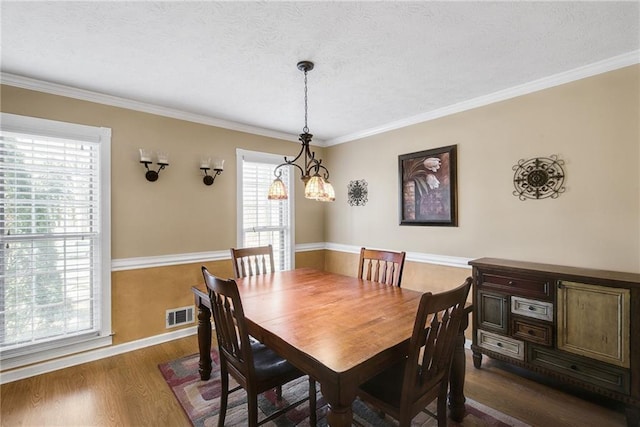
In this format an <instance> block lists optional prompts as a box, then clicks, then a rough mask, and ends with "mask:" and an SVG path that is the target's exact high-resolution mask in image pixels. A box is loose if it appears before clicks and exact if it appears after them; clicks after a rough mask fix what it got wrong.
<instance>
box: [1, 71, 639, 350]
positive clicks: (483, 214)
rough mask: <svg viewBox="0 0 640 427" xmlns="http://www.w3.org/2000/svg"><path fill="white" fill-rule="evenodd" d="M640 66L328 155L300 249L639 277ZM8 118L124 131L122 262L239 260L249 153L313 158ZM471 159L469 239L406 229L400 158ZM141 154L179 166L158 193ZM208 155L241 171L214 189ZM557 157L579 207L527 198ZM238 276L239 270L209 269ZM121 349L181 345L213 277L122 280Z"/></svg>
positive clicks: (26, 99)
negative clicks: (205, 178) (173, 312)
mask: <svg viewBox="0 0 640 427" xmlns="http://www.w3.org/2000/svg"><path fill="white" fill-rule="evenodd" d="M639 77H640V66H634V67H628V68H625V69H621V70H617V71H613V72H610V73H606V74H603V75H599V76H595V77H591V78H588V79H584V80H581V81H577V82H573V83H570V84H566V85H563V86H559V87H556V88H552V89H548V90H545V91H541V92H537V93H534V94H530V95H526V96H523V97H519V98H515V99H512V100H508V101H504V102H500V103H497V104H493V105H489V106H486V107H482V108H478V109H475V110H471V111H467V112H463V113H459V114H456V115H453V116H449V117H445V118H442V119H438V120H433V121H430V122H426V123H422V124H418V125H414V126H410V127H407V128H404V129H399V130H396V131H392V132H387V133H385V134H381V135H377V136H372V137H369V138H366V139H363V140H359V141H354V142H350V143H346V144H341V145H337V146H333V147H329V148H327V149H324V150H322V149H318V148H316V151H318V152H319V154H320V155H321V157H323V158H324V159H325V163H326V164H327V165H328V166H329V168H330V170H331V178H332V183H333V184H334V186H335V188H336V193H337V195H336V196H337V198H336V202H335V203H332V204H322V203H317V202H311V201H307V200H305V199H304V197H303V196H302V191H303V189H302V186H301V185H300V184H299V183H298V184H297V187H296V218H297V220H296V242H297V243H314V242H323V241H326V242H331V243H341V244H346V245H354V246H356V247H360V246H370V247H379V248H387V249H397V250H405V251H410V252H420V253H431V254H440V255H451V256H458V257H468V258H475V257H482V256H495V257H505V258H512V259H522V260H530V261H538V262H550V263H558V264H566V265H575V266H585V267H595V268H604V269H613V270H623V271H633V272H640V174H639V165H640V148H639V146H640V130H639V126H640V125H639V117H640V106H639V103H640V101H639V99H640V83H639V81H640V78H639ZM0 95H1V99H2V104H1V109H2V111H3V112H9V113H14V114H22V115H29V116H34V117H42V118H47V119H53V120H61V121H69V122H74V123H81V124H88V125H93V126H105V127H109V128H111V129H112V183H111V184H112V240H113V241H112V245H113V246H112V257H113V258H114V259H122V258H133V257H152V256H157V255H172V254H183V253H190V252H206V251H218V250H227V249H228V248H229V247H231V246H235V245H236V241H235V235H236V232H235V227H236V219H235V218H236V196H235V194H236V165H235V150H236V148H243V149H247V150H255V151H265V152H273V153H278V154H291V153H292V152H295V151H296V150H297V148H298V146H299V145H298V144H296V143H293V142H288V141H282V140H277V139H273V138H267V137H262V136H256V135H251V134H246V133H241V132H235V131H230V130H225V129H220V128H216V127H212V126H206V125H201V124H195V123H191V122H186V121H181V120H176V119H170V118H165V117H160V116H155V115H151V114H146V113H140V112H136V111H132V110H126V109H122V108H116V107H110V106H104V105H99V104H95V103H91V102H86V101H79V100H74V99H70V98H65V97H60V96H55V95H49V94H44V93H39V92H34V91H29V90H25V89H19V88H15V87H10V86H2V87H1V92H0ZM451 144H457V145H458V182H459V184H458V194H459V226H458V227H453V228H452V227H409V226H402V227H400V226H399V225H398V221H399V220H398V164H397V163H398V155H400V154H406V153H411V152H415V151H421V150H425V149H429V148H435V147H440V146H445V145H451ZM139 147H145V148H148V149H154V150H166V151H168V152H169V153H170V156H171V158H170V161H171V165H170V166H169V167H168V168H167V170H165V171H163V172H162V173H161V174H160V179H159V181H158V182H155V183H149V182H147V181H146V180H145V179H144V169H143V167H142V166H141V165H140V164H139V163H138V152H137V149H138V148H139ZM202 154H206V155H212V156H221V157H223V158H225V159H226V163H225V172H224V173H223V175H222V176H220V177H218V178H217V179H216V182H215V184H214V185H213V186H212V187H206V186H205V185H204V184H202V178H201V172H200V170H199V169H198V165H199V163H198V162H199V159H200V156H201V155H202ZM550 154H557V155H559V157H560V158H561V159H564V160H565V161H566V174H567V180H566V187H567V191H566V193H564V194H562V195H561V196H560V197H559V198H558V199H555V200H527V201H525V202H522V201H520V200H518V198H517V197H514V196H513V195H512V194H511V193H512V191H513V185H512V178H513V171H512V170H511V167H512V166H513V165H514V164H516V163H517V161H518V160H519V159H521V158H530V157H535V156H548V155H550ZM355 179H366V180H367V182H368V183H369V202H368V203H367V205H366V206H363V207H351V206H349V205H348V204H347V202H346V188H347V184H348V183H349V181H350V180H355ZM205 264H206V265H207V266H208V267H209V268H211V269H212V271H214V272H216V273H217V274H220V275H223V276H231V274H232V270H231V263H230V261H217V262H211V263H205ZM296 265H297V266H298V267H316V268H323V267H324V268H325V269H327V270H328V271H334V272H339V273H343V274H348V275H352V276H354V275H355V271H356V268H357V255H355V254H345V253H342V252H335V251H322V250H320V251H312V252H301V253H298V254H296ZM469 274H470V270H468V269H462V268H453V267H442V266H437V265H429V264H421V263H414V262H408V263H407V265H406V266H405V271H404V278H403V286H404V287H407V288H410V289H417V290H425V291H426V290H432V291H439V290H444V289H449V288H451V287H453V286H455V285H457V284H459V283H461V282H462V281H463V280H464V278H465V277H466V276H468V275H469ZM112 279H113V289H112V298H113V301H112V302H113V316H112V317H113V330H114V332H115V336H114V342H115V343H123V342H128V341H133V340H136V339H140V338H145V337H149V336H153V335H157V334H161V333H164V332H167V330H166V329H165V327H164V313H165V310H166V309H169V308H176V307H182V306H186V305H189V304H191V302H192V298H191V293H190V287H191V286H192V285H194V284H196V285H197V284H199V283H200V282H201V276H200V263H196V264H185V265H179V266H171V267H160V268H149V269H138V270H128V271H117V272H114V273H113V274H112Z"/></svg>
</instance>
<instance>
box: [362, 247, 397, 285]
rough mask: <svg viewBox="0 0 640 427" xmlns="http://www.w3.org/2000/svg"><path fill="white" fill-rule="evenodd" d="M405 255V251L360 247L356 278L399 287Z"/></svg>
mask: <svg viewBox="0 0 640 427" xmlns="http://www.w3.org/2000/svg"><path fill="white" fill-rule="evenodd" d="M405 256H406V252H391V251H380V250H376V249H367V248H361V249H360V264H359V266H358V279H365V280H373V281H374V282H380V283H386V284H388V285H395V286H398V287H400V282H401V281H402V269H403V268H404V259H405Z"/></svg>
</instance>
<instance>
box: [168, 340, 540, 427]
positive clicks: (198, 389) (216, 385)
mask: <svg viewBox="0 0 640 427" xmlns="http://www.w3.org/2000/svg"><path fill="white" fill-rule="evenodd" d="M211 359H212V360H213V369H212V371H211V379H209V380H208V381H202V380H200V374H199V373H198V360H199V357H198V355H197V354H194V355H191V356H187V357H183V358H181V359H177V360H174V361H171V362H167V363H163V364H160V365H159V368H160V372H161V373H162V375H163V376H164V378H165V380H166V381H167V384H168V385H169V387H170V388H171V390H172V391H173V393H174V395H175V396H176V398H177V399H178V402H179V403H180V405H181V406H182V409H184V412H185V414H186V415H187V417H188V418H189V420H190V421H191V423H192V424H193V425H194V426H195V427H215V426H217V425H218V413H219V411H220V371H219V369H218V363H219V359H218V352H217V351H215V350H212V351H211ZM230 383H231V384H230V385H231V387H233V386H235V385H236V384H235V383H234V381H233V380H232V379H231V380H230ZM308 384H309V383H308V381H307V378H300V379H298V380H295V381H292V382H290V383H289V384H287V385H285V386H284V387H283V388H282V395H283V399H282V401H280V402H278V401H277V399H276V395H275V391H273V390H271V391H268V392H266V393H263V394H261V395H260V396H259V397H258V406H259V408H260V410H261V412H262V414H260V415H259V419H262V417H265V416H268V415H269V414H271V413H273V412H274V411H276V410H277V408H279V407H282V406H286V405H287V404H288V402H295V401H296V400H298V399H300V398H303V397H305V396H306V395H307V392H308V388H309V385H308ZM317 388H318V393H317V417H318V426H326V425H327V420H326V413H327V403H326V401H325V400H324V398H323V397H322V393H320V391H319V388H320V387H319V385H317ZM246 402H247V397H246V393H245V392H244V390H239V391H236V392H234V393H232V394H231V395H230V396H229V402H228V407H227V416H226V419H225V425H227V426H245V425H247V421H246V415H247V413H246V412H247V404H246ZM352 409H353V416H354V419H355V420H356V421H358V422H359V423H360V424H362V425H364V426H367V427H369V426H370V427H387V426H397V425H398V423H397V422H396V421H395V420H393V419H391V418H390V417H388V416H387V417H385V418H380V417H379V415H378V413H377V412H375V411H374V410H372V409H371V408H370V407H369V406H367V405H366V404H365V403H363V402H362V401H360V400H356V401H355V402H354V403H353V408H352ZM429 409H430V410H432V411H433V412H435V402H434V403H433V404H432V405H431V407H430V408H429ZM466 409H467V411H466V415H465V417H464V419H463V420H462V422H461V423H457V422H454V421H452V420H450V419H449V420H448V425H449V426H451V427H456V426H464V427H469V426H496V427H527V426H528V425H527V424H525V423H522V422H521V421H518V420H517V419H515V418H512V417H510V416H508V415H506V414H503V413H501V412H499V411H496V410H494V409H492V408H489V407H487V406H484V405H482V404H481V403H478V402H475V401H473V400H471V399H468V398H467V401H466ZM264 425H265V426H272V427H273V426H277V427H290V426H299V427H305V426H308V425H309V404H308V402H305V403H303V404H302V405H300V406H298V407H297V408H295V409H293V410H291V411H288V412H287V413H285V414H283V415H282V416H280V417H279V418H276V419H275V420H273V421H271V422H269V423H266V424H264ZM412 426H421V427H431V426H437V422H436V421H435V420H434V419H433V418H431V417H429V416H428V415H426V414H420V415H418V416H417V417H416V418H414V420H413V423H412Z"/></svg>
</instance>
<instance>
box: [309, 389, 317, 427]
mask: <svg viewBox="0 0 640 427" xmlns="http://www.w3.org/2000/svg"><path fill="white" fill-rule="evenodd" d="M317 423H318V419H317V414H316V381H315V380H314V379H313V378H311V377H309V425H311V427H316V424H317Z"/></svg>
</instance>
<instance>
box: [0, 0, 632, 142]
mask: <svg viewBox="0 0 640 427" xmlns="http://www.w3.org/2000/svg"><path fill="white" fill-rule="evenodd" d="M639 6H640V3H639V2H637V1H633V2H608V1H607V2H496V3H493V2H390V1H389V2H211V1H208V2H207V1H201V2H151V1H146V2H120V1H110V2H106V1H105V2H62V1H56V2H53V1H52V2H13V1H6V0H3V1H1V3H0V12H1V24H2V29H1V39H0V40H1V48H2V57H1V59H2V62H1V70H2V72H4V73H9V74H12V75H18V76H24V77H30V78H34V79H38V80H43V81H46V82H50V83H57V84H61V85H66V86H71V87H74V88H79V89H85V90H89V91H94V92H98V93H102V94H107V95H113V96H117V97H122V98H126V99H130V100H134V101H139V102H144V103H149V104H153V105H158V106H163V107H167V108H171V109H175V110H180V111H184V112H188V113H193V114H198V115H203V116H207V117H212V118H216V119H221V120H226V121H231V122H237V123H242V124H246V125H250V126H253V127H258V128H264V129H269V130H273V131H277V132H284V133H287V134H297V133H300V131H301V129H302V126H303V123H304V109H303V75H302V73H301V72H300V71H299V70H298V69H297V68H296V63H297V62H298V61H299V60H303V59H304V60H311V61H313V62H315V64H316V67H315V69H314V70H313V71H311V72H310V73H309V76H308V79H309V128H310V131H311V133H313V134H314V135H315V136H316V138H319V139H321V140H325V141H329V142H331V141H336V140H339V139H341V138H343V139H344V138H345V136H349V135H358V134H361V133H363V132H366V131H368V130H371V129H375V128H379V127H381V126H384V125H385V124H388V123H393V122H397V121H401V120H403V119H406V118H409V117H414V116H418V115H421V114H424V113H426V112H429V111H434V110H438V109H442V108H445V107H447V106H451V105H454V104H456V103H460V102H463V101H465V100H469V99H472V98H476V97H480V96H485V95H488V94H491V93H494V92H497V91H501V90H505V89H508V88H512V87H515V86H518V85H522V84H525V83H527V82H531V81H534V80H537V79H541V78H545V77H548V76H551V75H555V74H558V73H562V72H565V71H568V70H573V69H576V68H578V67H583V66H586V65H588V64H593V63H595V62H598V61H602V60H606V59H609V58H612V57H615V56H618V55H623V54H628V53H630V52H637V51H638V49H639V48H640V30H639V27H640V24H639V23H640V8H639Z"/></svg>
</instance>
